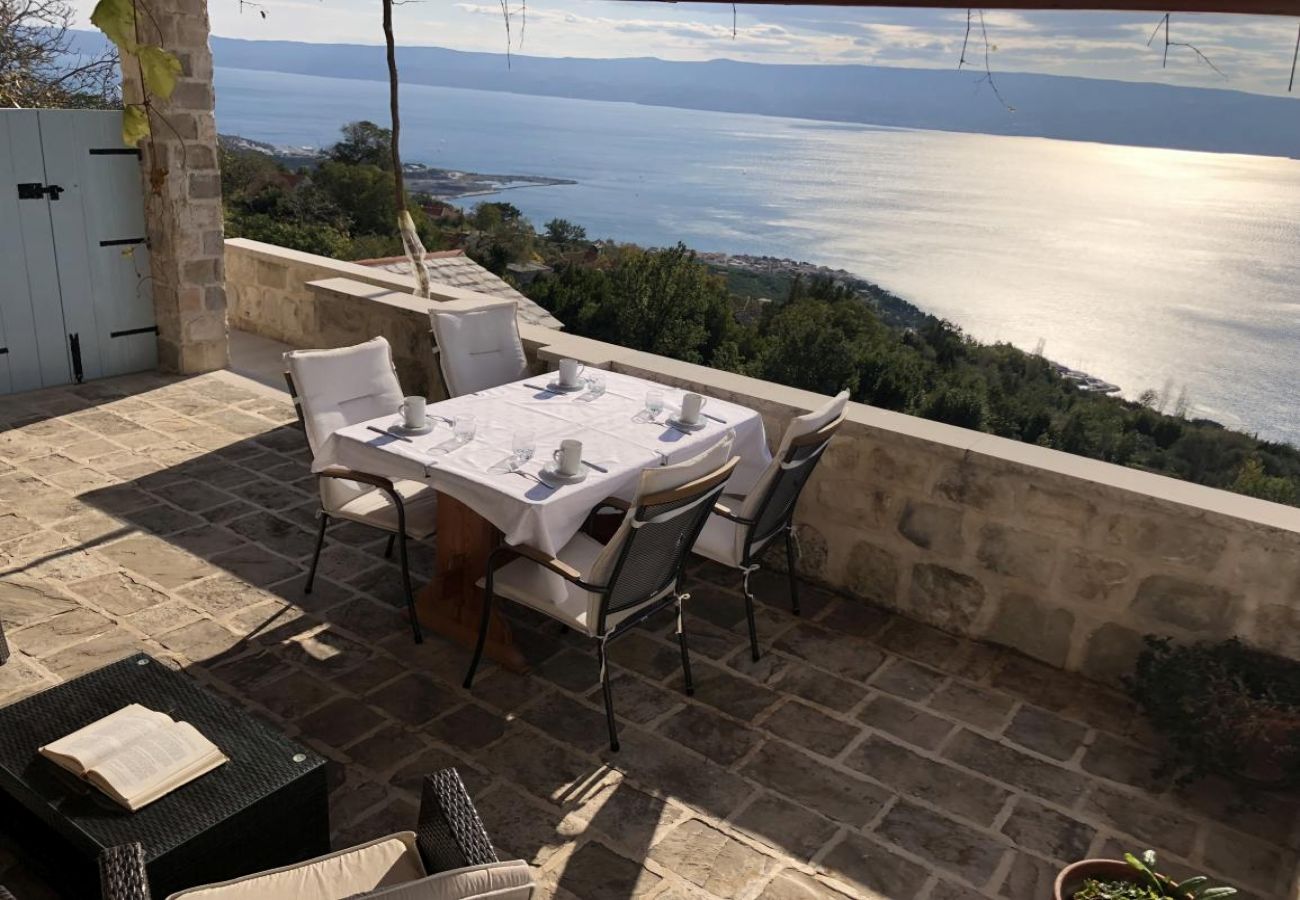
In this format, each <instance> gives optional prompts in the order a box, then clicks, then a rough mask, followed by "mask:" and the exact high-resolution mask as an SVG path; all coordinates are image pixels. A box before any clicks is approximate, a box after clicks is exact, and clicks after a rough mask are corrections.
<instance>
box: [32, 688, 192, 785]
mask: <svg viewBox="0 0 1300 900" xmlns="http://www.w3.org/2000/svg"><path fill="white" fill-rule="evenodd" d="M171 724H172V720H171V717H169V716H165V715H163V714H162V713H160V712H154V711H153V710H151V709H148V708H146V707H143V706H141V705H140V704H138V703H132V704H131V705H130V706H124V707H122V708H121V709H119V710H118V711H117V712H115V713H113V714H111V715H108V716H105V717H104V718H102V719H99V720H98V721H95V722H91V723H90V724H89V725H87V726H85V727H84V728H79V729H78V730H76V731H74V732H72V734H70V735H68V736H67V737H62V738H59V739H58V740H57V741H52V742H51V743H49V744H46V745H45V746H44V747H42V748H41V753H42V754H43V755H45V756H47V757H49V758H51V759H53V760H54V761H55V762H57V763H59V765H61V766H63V767H64V768H65V769H70V770H71V771H73V772H76V773H77V774H81V773H83V772H86V771H88V770H90V769H93V768H94V767H95V766H97V765H100V764H101V763H103V762H104V761H105V760H106V759H108V758H109V757H110V756H112V755H113V754H114V753H116V752H117V751H118V750H120V749H121V748H123V747H125V746H127V745H128V744H131V743H133V742H134V741H136V740H138V739H139V738H141V737H143V736H144V735H146V734H148V733H150V732H152V731H155V730H157V729H158V728H161V727H163V726H166V725H171Z"/></svg>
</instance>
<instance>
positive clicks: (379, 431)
mask: <svg viewBox="0 0 1300 900" xmlns="http://www.w3.org/2000/svg"><path fill="white" fill-rule="evenodd" d="M366 427H367V428H369V429H370V430H371V431H373V432H374V433H375V434H382V435H383V436H384V437H390V438H393V439H394V440H397V441H406V442H407V443H408V444H411V443H414V442H413V441H412V440H411V439H410V438H408V437H402V436H401V435H400V434H393V433H392V432H391V431H385V430H384V429H383V428H379V427H377V426H375V425H367V426H366Z"/></svg>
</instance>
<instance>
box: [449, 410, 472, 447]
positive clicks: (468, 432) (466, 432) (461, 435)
mask: <svg viewBox="0 0 1300 900" xmlns="http://www.w3.org/2000/svg"><path fill="white" fill-rule="evenodd" d="M477 430H478V421H477V420H476V419H475V418H474V417H473V416H471V415H468V414H466V415H460V416H457V417H456V418H455V420H454V421H453V423H452V426H451V433H452V434H453V435H454V436H455V438H456V442H457V443H459V444H468V443H469V442H470V441H472V440H474V433H475V432H476V431H477Z"/></svg>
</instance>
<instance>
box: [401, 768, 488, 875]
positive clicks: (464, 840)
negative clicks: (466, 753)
mask: <svg viewBox="0 0 1300 900" xmlns="http://www.w3.org/2000/svg"><path fill="white" fill-rule="evenodd" d="M415 841H416V845H417V846H418V847H419V848H420V856H421V857H422V858H423V859H424V866H425V868H426V869H427V870H428V871H429V872H430V874H432V873H435V872H447V871H450V870H452V869H463V868H465V867H466V866H481V865H484V864H486V863H494V862H498V860H497V853H496V850H494V849H493V847H492V839H491V838H489V837H488V833H487V829H486V828H484V827H483V821H482V820H481V819H480V818H479V817H478V810H476V809H475V808H474V801H472V800H470V798H469V793H468V792H466V790H465V784H464V783H463V782H462V781H461V780H460V773H459V772H457V771H456V770H455V769H443V770H441V771H439V772H434V773H433V774H432V775H426V776H424V785H423V787H422V788H421V791H420V821H419V824H418V825H417V827H416V833H415Z"/></svg>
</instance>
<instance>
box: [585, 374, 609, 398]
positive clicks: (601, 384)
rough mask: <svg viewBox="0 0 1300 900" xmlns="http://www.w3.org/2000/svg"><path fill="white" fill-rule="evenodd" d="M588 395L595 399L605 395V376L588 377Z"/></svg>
mask: <svg viewBox="0 0 1300 900" xmlns="http://www.w3.org/2000/svg"><path fill="white" fill-rule="evenodd" d="M587 393H589V394H591V396H592V397H593V398H594V397H599V396H600V395H601V394H603V393H605V376H604V375H588V376H587Z"/></svg>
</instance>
